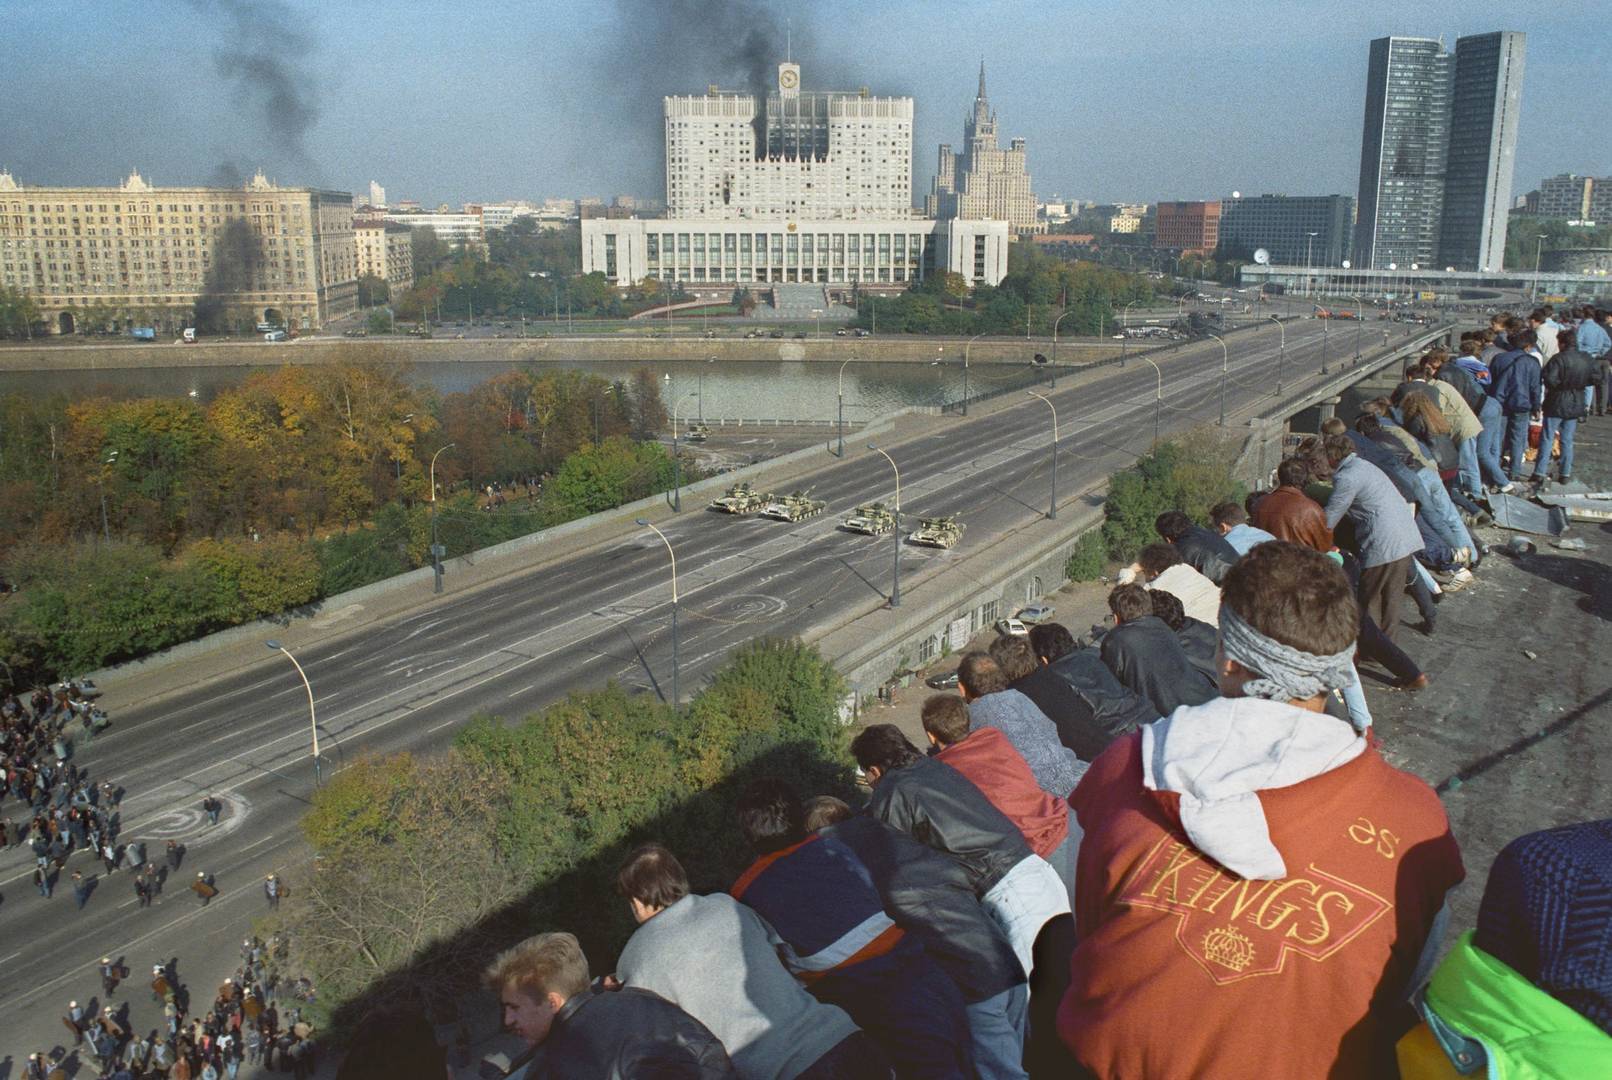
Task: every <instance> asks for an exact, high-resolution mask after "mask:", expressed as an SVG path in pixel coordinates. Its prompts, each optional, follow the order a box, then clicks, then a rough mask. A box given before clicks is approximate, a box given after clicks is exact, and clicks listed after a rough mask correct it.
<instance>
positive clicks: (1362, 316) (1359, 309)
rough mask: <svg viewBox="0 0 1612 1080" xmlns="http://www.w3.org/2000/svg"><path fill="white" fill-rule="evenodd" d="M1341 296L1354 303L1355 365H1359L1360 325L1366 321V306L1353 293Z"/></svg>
mask: <svg viewBox="0 0 1612 1080" xmlns="http://www.w3.org/2000/svg"><path fill="white" fill-rule="evenodd" d="M1343 295H1345V296H1347V297H1348V298H1349V299H1351V300H1353V301H1354V302H1355V363H1357V364H1358V363H1360V328H1361V324H1362V323H1364V322H1365V321H1366V305H1365V304H1362V303H1361V302H1360V297H1358V296H1355V295H1354V294H1353V293H1344V294H1343Z"/></svg>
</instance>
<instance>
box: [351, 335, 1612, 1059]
mask: <svg viewBox="0 0 1612 1080" xmlns="http://www.w3.org/2000/svg"><path fill="white" fill-rule="evenodd" d="M1604 322H1605V315H1604V313H1596V312H1583V311H1580V312H1575V313H1573V317H1572V318H1560V319H1559V318H1556V317H1554V314H1553V313H1552V312H1551V311H1549V310H1548V309H1547V310H1542V311H1539V312H1535V313H1534V314H1533V316H1532V317H1530V318H1529V319H1528V320H1526V321H1523V320H1517V319H1509V318H1497V319H1496V320H1495V322H1494V323H1493V325H1492V326H1491V327H1489V328H1487V329H1485V330H1482V331H1474V332H1473V333H1471V334H1465V335H1462V338H1461V345H1460V351H1459V353H1458V354H1457V355H1454V356H1452V355H1450V353H1448V352H1447V351H1445V350H1442V349H1438V350H1432V351H1430V352H1429V353H1428V354H1427V355H1426V356H1423V357H1421V358H1419V359H1418V360H1417V361H1416V363H1414V364H1413V365H1412V366H1411V367H1410V368H1409V370H1408V371H1406V373H1405V378H1404V381H1403V383H1402V384H1401V385H1399V386H1398V388H1397V389H1396V390H1395V391H1394V392H1393V393H1392V394H1391V395H1390V396H1388V397H1387V398H1384V399H1379V400H1376V401H1372V402H1369V403H1367V405H1366V407H1365V408H1364V410H1363V411H1362V412H1361V414H1360V415H1359V416H1358V417H1357V418H1355V420H1354V422H1353V423H1352V424H1345V423H1344V422H1343V421H1342V420H1337V419H1333V420H1328V421H1327V422H1326V424H1325V425H1324V426H1323V430H1322V431H1321V432H1320V433H1319V434H1317V435H1315V436H1313V437H1310V438H1307V439H1305V440H1304V441H1303V442H1302V443H1300V444H1298V445H1297V446H1296V448H1295V452H1294V453H1293V454H1292V455H1291V456H1290V457H1288V458H1287V460H1284V461H1283V462H1282V463H1281V465H1280V467H1279V468H1278V469H1277V470H1276V473H1275V476H1274V477H1273V478H1272V480H1273V482H1272V484H1271V485H1270V488H1269V490H1267V491H1264V492H1261V493H1256V494H1255V495H1254V496H1252V497H1250V499H1249V500H1247V501H1246V502H1243V503H1239V502H1226V503H1222V504H1220V505H1217V506H1215V507H1213V508H1212V509H1211V510H1210V511H1209V513H1208V515H1207V520H1206V521H1205V522H1204V523H1199V522H1195V521H1194V520H1193V519H1192V518H1191V517H1189V515H1188V514H1186V513H1184V512H1181V511H1172V512H1170V513H1166V514H1164V515H1162V516H1160V518H1159V519H1158V521H1157V523H1156V529H1157V532H1158V534H1159V541H1158V542H1157V543H1154V544H1150V545H1149V546H1147V547H1145V548H1144V549H1143V550H1142V551H1141V552H1140V555H1139V556H1138V558H1137V560H1136V564H1135V565H1134V566H1133V567H1131V568H1129V570H1128V571H1126V572H1125V573H1124V574H1123V575H1122V577H1123V579H1124V580H1123V581H1122V582H1121V583H1120V584H1118V585H1116V586H1115V587H1114V588H1113V590H1112V592H1111V593H1110V594H1109V597H1108V607H1109V610H1110V611H1111V613H1112V616H1111V621H1110V623H1109V624H1108V625H1106V626H1103V627H1098V628H1094V632H1093V633H1094V636H1095V638H1096V640H1095V642H1093V643H1090V644H1084V643H1081V642H1077V640H1076V638H1075V636H1074V635H1073V634H1071V633H1070V631H1069V630H1068V629H1066V628H1065V627H1063V626H1060V625H1057V624H1050V623H1049V624H1042V625H1038V626H1035V627H1033V628H1032V629H1031V630H1030V632H1029V634H1028V635H1027V636H1019V637H1013V636H1004V637H1001V638H999V639H998V640H997V641H995V642H994V643H993V644H992V645H991V647H990V649H989V651H988V652H979V653H969V654H967V655H965V656H963V657H962V658H961V662H960V665H959V669H958V688H959V691H960V693H958V694H937V695H935V696H933V697H931V698H929V699H928V700H927V701H926V702H925V703H924V705H923V710H922V727H923V732H924V736H925V741H926V742H927V744H928V745H927V746H926V747H920V746H917V745H914V743H913V742H912V741H911V740H909V739H908V738H907V737H906V736H905V735H904V734H903V733H902V731H901V730H900V729H898V728H897V727H895V726H894V725H890V724H876V725H873V726H870V727H867V728H865V729H864V730H862V731H861V732H860V733H859V734H857V736H856V737H855V739H854V740H853V742H852V744H851V752H852V755H853V756H854V758H855V759H856V762H857V765H858V766H859V769H860V772H861V774H862V776H863V777H864V779H865V781H866V784H867V786H868V788H869V795H868V798H867V804H866V806H865V807H862V808H861V809H859V810H858V809H853V808H852V807H851V806H849V805H847V804H846V803H845V802H842V801H840V800H839V799H837V798H833V797H829V796H822V795H818V796H815V797H814V796H812V795H811V793H808V792H801V791H798V790H796V789H795V787H794V786H793V785H792V783H791V782H790V780H789V779H788V778H786V777H768V778H763V779H758V780H755V781H753V782H752V783H750V784H749V785H748V786H747V787H746V788H745V789H744V790H743V792H742V794H741V796H740V799H739V805H738V812H737V820H736V821H735V822H734V825H735V826H736V828H737V829H738V831H739V833H740V834H742V836H743V838H744V840H745V841H746V843H747V844H748V846H749V848H750V849H751V851H752V853H753V856H754V861H753V862H752V863H751V865H750V866H749V867H748V869H746V870H745V871H744V872H743V873H742V874H740V875H739V877H738V878H737V880H735V881H734V882H733V883H732V885H731V887H729V889H728V890H727V891H726V892H718V893H711V894H707V895H700V894H697V893H695V892H693V891H692V890H691V888H690V882H689V879H688V876H687V874H686V872H685V871H684V868H683V865H682V863H681V862H680V861H679V859H678V856H677V854H676V853H674V852H672V851H669V850H667V849H666V848H664V847H662V846H660V845H657V844H649V845H645V846H643V847H640V848H638V849H637V850H635V851H633V852H632V853H631V854H630V855H629V856H628V857H627V859H626V860H625V862H624V863H623V864H622V866H621V868H620V871H619V874H618V879H617V884H618V887H619V891H620V893H621V896H622V899H623V901H624V902H625V904H626V905H627V907H628V908H629V909H630V911H631V914H632V916H633V918H634V920H635V921H636V922H637V924H638V928H637V930H636V931H635V932H634V933H633V935H632V937H631V938H630V940H629V941H628V942H627V944H626V946H625V948H624V949H623V950H622V952H621V954H620V956H619V958H618V960H617V961H616V964H615V968H614V971H613V973H611V974H608V975H601V976H599V977H597V978H596V977H595V974H594V973H593V972H592V971H591V970H590V967H589V964H588V961H587V959H586V957H585V956H584V955H583V952H582V950H581V948H580V947H579V945H578V942H577V939H576V938H575V937H573V936H572V935H570V934H567V933H563V932H549V933H543V934H539V935H537V936H536V937H533V938H530V939H529V940H527V941H524V942H521V943H520V944H518V945H516V946H515V947H513V948H511V949H509V950H508V951H507V952H505V953H504V954H503V955H501V956H499V957H498V959H497V961H496V962H495V963H494V964H493V965H492V966H491V968H490V969H489V970H488V972H487V984H488V986H489V988H490V989H491V990H492V991H493V992H495V993H496V994H498V996H499V1001H500V1006H501V1009H502V1018H503V1021H504V1025H505V1026H506V1027H507V1028H508V1029H509V1030H510V1031H512V1032H514V1033H515V1034H516V1035H518V1036H520V1038H521V1039H522V1040H523V1041H524V1042H525V1043H526V1044H527V1046H528V1047H529V1051H528V1054H527V1055H526V1056H525V1057H523V1058H522V1059H520V1060H519V1061H517V1062H516V1068H515V1070H514V1072H513V1073H512V1075H520V1076H523V1077H527V1078H538V1077H565V1078H585V1077H649V1076H655V1077H667V1076H677V1077H729V1076H738V1077H747V1078H748V1077H756V1078H762V1077H765V1078H806V1080H814V1078H829V1077H835V1078H851V1080H857V1078H862V1077H866V1078H869V1080H873V1078H888V1077H890V1076H892V1075H894V1076H898V1077H902V1078H907V1077H914V1078H916V1077H924V1078H931V1077H935V1078H940V1077H946V1078H959V1080H961V1078H968V1077H976V1076H978V1077H989V1078H995V1077H1023V1076H1027V1075H1028V1076H1037V1077H1041V1076H1047V1077H1053V1076H1056V1077H1064V1076H1099V1077H1195V1078H1214V1077H1247V1076H1275V1077H1320V1076H1334V1077H1373V1078H1375V1077H1388V1076H1394V1075H1396V1074H1399V1075H1404V1076H1407V1077H1435V1076H1437V1077H1448V1076H1455V1075H1476V1074H1479V1073H1482V1074H1484V1075H1488V1076H1541V1077H1546V1076H1548V1077H1585V1078H1587V1077H1592V1076H1612V821H1599V822H1591V823H1588V824H1583V825H1573V826H1567V827H1565V828H1557V829H1552V830H1549V831H1546V832H1543V833H1535V834H1532V835H1529V836H1525V837H1523V838H1521V839H1519V840H1517V841H1515V842H1514V843H1513V844H1511V845H1510V846H1509V847H1507V848H1506V850H1505V851H1504V852H1503V853H1502V854H1501V856H1500V858H1499V859H1498V861H1497V862H1496V864H1495V866H1494V868H1493V869H1492V871H1491V873H1490V875H1489V880H1488V885H1487V888H1486V889H1485V892H1484V897H1483V903H1482V908H1481V913H1480V916H1479V919H1478V925H1477V926H1476V928H1474V929H1472V930H1470V931H1468V932H1467V933H1464V934H1462V935H1461V936H1460V937H1459V938H1458V939H1457V940H1456V941H1455V943H1454V947H1453V949H1451V950H1450V951H1449V952H1448V954H1447V955H1446V956H1444V958H1443V960H1442V962H1438V960H1439V956H1440V955H1441V952H1442V950H1443V949H1444V947H1445V946H1446V945H1447V944H1449V943H1448V942H1447V941H1446V940H1445V938H1446V933H1445V931H1446V926H1447V923H1448V921H1449V907H1448V905H1447V898H1448V895H1449V893H1450V891H1451V890H1452V889H1453V888H1454V887H1455V886H1457V885H1458V884H1460V882H1461V881H1462V879H1463V878H1464V876H1465V869H1464V867H1463V865H1462V861H1461V854H1460V851H1459V848H1458V846H1457V844H1456V841H1455V838H1454V836H1453V835H1452V833H1451V830H1450V823H1449V820H1448V818H1447V817H1446V814H1445V811H1444V809H1443V807H1442V805H1441V804H1440V801H1439V799H1438V796H1437V795H1436V794H1435V793H1434V791H1433V790H1432V788H1430V787H1429V786H1428V785H1427V784H1426V783H1425V782H1423V781H1422V780H1421V779H1419V778H1417V777H1415V776H1412V775H1410V774H1409V773H1406V772H1404V771H1402V770H1400V769H1398V768H1396V767H1394V766H1393V765H1392V764H1390V763H1389V762H1388V760H1387V759H1386V758H1385V757H1384V756H1383V754H1382V753H1381V752H1380V749H1379V742H1378V739H1377V737H1376V736H1375V734H1374V732H1373V730H1372V718H1371V714H1370V711H1369V709H1368V706H1367V699H1366V695H1365V693H1364V691H1363V686H1362V679H1361V673H1360V667H1361V666H1362V665H1365V666H1368V668H1369V667H1373V666H1374V667H1379V668H1382V669H1384V670H1385V671H1386V672H1387V673H1388V677H1389V681H1390V682H1391V685H1392V686H1394V687H1396V688H1399V689H1401V690H1406V691H1416V690H1420V689H1422V688H1424V687H1426V686H1427V685H1428V675H1427V674H1426V673H1425V672H1423V671H1422V670H1421V669H1420V668H1419V667H1418V665H1417V664H1416V663H1415V661H1414V660H1413V659H1412V658H1411V657H1410V656H1409V655H1408V653H1407V652H1406V650H1405V648H1404V647H1403V646H1402V645H1401V644H1400V642H1401V639H1402V638H1403V637H1404V635H1403V630H1402V617H1401V614H1402V610H1403V608H1404V604H1403V600H1404V597H1405V596H1407V595H1409V596H1410V597H1411V599H1412V602H1413V603H1414V604H1415V605H1416V607H1417V609H1418V611H1419V614H1420V616H1421V629H1422V631H1423V632H1425V633H1432V632H1434V629H1435V626H1436V623H1437V618H1438V602H1439V599H1440V597H1441V596H1442V595H1444V594H1445V593H1448V592H1452V591H1455V590H1458V589H1460V588H1462V587H1463V586H1465V585H1466V584H1468V583H1469V582H1471V581H1472V580H1473V571H1474V570H1475V569H1477V568H1478V567H1479V566H1480V565H1481V564H1482V562H1483V559H1484V554H1485V549H1484V545H1483V544H1482V543H1481V542H1479V541H1478V540H1477V539H1476V538H1475V537H1474V535H1473V529H1474V528H1475V527H1479V526H1482V525H1485V524H1487V523H1488V518H1487V514H1488V513H1489V509H1488V508H1492V506H1493V505H1494V503H1493V500H1495V499H1496V498H1498V497H1501V496H1506V495H1515V494H1518V493H1519V491H1518V485H1520V484H1522V483H1524V482H1526V481H1527V480H1528V479H1529V478H1531V477H1532V478H1543V477H1545V476H1547V475H1548V474H1549V473H1550V472H1551V468H1552V463H1553V462H1555V461H1559V462H1560V464H1559V465H1558V466H1556V468H1557V475H1558V476H1561V477H1564V478H1570V477H1571V474H1572V469H1573V438H1574V433H1575V432H1574V429H1575V426H1576V424H1577V422H1578V421H1579V420H1582V419H1583V418H1584V416H1585V415H1586V414H1587V413H1588V412H1590V411H1600V412H1605V411H1606V408H1607V390H1608V383H1607V363H1608V361H1609V359H1612V358H1609V357H1608V351H1609V350H1608V344H1609V339H1608V336H1607V334H1606V332H1605V330H1604V328H1603V325H1602V324H1604ZM1597 406H1599V408H1598V409H1597V408H1596V407H1597ZM1535 414H1542V415H1538V416H1537V419H1538V421H1539V424H1538V426H1537V427H1535V426H1534V424H1533V421H1534V420H1535V419H1536V415H1535ZM1532 431H1537V432H1538V436H1537V438H1535V437H1533V436H1532V435H1531V432H1532ZM1558 439H1559V441H1560V445H1559V448H1558V447H1557V445H1556V443H1557V440H1558ZM1531 448H1532V453H1531ZM1508 459H1509V460H1508ZM443 1068H444V1058H443V1055H442V1051H441V1050H440V1049H439V1048H437V1047H436V1046H435V1044H434V1041H433V1040H432V1038H431V1034H430V1031H429V1028H428V1027H427V1026H426V1025H424V1023H423V1022H422V1021H421V1020H419V1019H418V1018H417V1017H411V1015H410V1014H408V1013H406V1012H404V1011H389V1012H386V1013H383V1014H380V1015H377V1016H375V1017H373V1018H372V1019H371V1021H370V1022H369V1023H367V1024H365V1025H364V1027H363V1028H362V1029H361V1030H360V1031H359V1033H358V1038H357V1040H356V1042H355V1044H354V1045H353V1046H352V1048H351V1049H350V1051H349V1053H348V1056H347V1059H346V1061H345V1062H344V1064H343V1066H342V1073H341V1075H343V1076H351V1077H360V1076H403V1075H415V1074H416V1073H417V1074H418V1075H422V1076H423V1075H435V1076H440V1075H442V1072H443Z"/></svg>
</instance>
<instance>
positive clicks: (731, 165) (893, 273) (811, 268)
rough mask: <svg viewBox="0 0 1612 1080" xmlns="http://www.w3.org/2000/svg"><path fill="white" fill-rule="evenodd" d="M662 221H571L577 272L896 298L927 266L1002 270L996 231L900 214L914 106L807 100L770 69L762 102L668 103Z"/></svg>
mask: <svg viewBox="0 0 1612 1080" xmlns="http://www.w3.org/2000/svg"><path fill="white" fill-rule="evenodd" d="M663 112H664V120H665V130H666V208H667V214H666V217H664V218H655V219H637V218H627V219H619V218H618V219H612V218H590V219H585V220H584V221H583V222H582V269H583V272H584V273H588V272H593V271H601V272H603V273H604V274H605V275H606V276H607V277H608V278H609V279H610V280H611V281H612V282H613V283H615V284H617V285H621V286H626V285H631V284H633V283H635V282H639V281H642V280H643V279H645V278H654V279H656V280H659V281H675V282H679V283H682V284H683V285H684V287H685V288H686V289H688V290H689V291H693V292H698V291H700V288H699V287H700V286H707V287H708V288H707V289H706V291H707V292H716V291H718V290H719V289H726V288H732V287H734V286H739V285H751V284H760V283H768V284H772V283H777V284H803V285H804V284H814V285H824V286H845V285H857V286H872V287H874V288H878V287H879V286H888V287H889V289H890V290H891V291H897V290H899V289H902V288H905V287H906V286H907V284H908V283H909V282H912V281H916V280H921V279H922V278H923V277H924V276H926V275H928V274H931V273H934V272H936V271H938V270H949V271H954V272H956V273H959V274H961V275H962V276H963V277H964V278H966V279H967V280H968V281H969V282H970V283H971V284H972V283H974V282H980V281H983V282H988V283H990V284H995V283H997V282H999V281H1000V280H1001V279H1002V277H1003V276H1004V275H1005V274H1006V273H1007V224H1006V222H1003V221H984V220H982V221H934V220H930V219H927V218H924V217H922V216H920V215H919V214H918V213H917V212H916V211H915V209H914V208H913V205H912V116H913V102H912V99H911V98H906V97H877V96H873V95H870V94H869V93H868V92H867V91H866V90H865V89H863V90H857V91H809V90H804V89H802V87H801V70H800V65H798V64H795V63H788V62H786V63H783V64H779V65H778V74H777V85H776V88H775V89H773V90H771V91H770V92H768V93H767V94H765V95H755V94H747V93H735V92H729V91H723V90H720V89H718V88H717V87H715V86H713V87H710V88H708V89H707V91H706V93H704V94H698V95H684V96H676V97H668V98H666V99H665V100H664V102H663Z"/></svg>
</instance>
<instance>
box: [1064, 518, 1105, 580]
mask: <svg viewBox="0 0 1612 1080" xmlns="http://www.w3.org/2000/svg"><path fill="white" fill-rule="evenodd" d="M1107 565H1108V545H1107V544H1105V543H1104V542H1103V534H1102V532H1101V531H1099V530H1097V529H1090V530H1088V531H1086V532H1083V533H1081V534H1080V539H1079V540H1076V541H1075V547H1074V550H1073V551H1071V552H1070V553H1069V560H1068V561H1067V562H1066V563H1064V568H1063V573H1064V577H1066V578H1068V579H1069V580H1070V581H1096V580H1097V579H1098V578H1099V577H1101V576H1102V573H1103V569H1104V568H1105V567H1106V566H1107Z"/></svg>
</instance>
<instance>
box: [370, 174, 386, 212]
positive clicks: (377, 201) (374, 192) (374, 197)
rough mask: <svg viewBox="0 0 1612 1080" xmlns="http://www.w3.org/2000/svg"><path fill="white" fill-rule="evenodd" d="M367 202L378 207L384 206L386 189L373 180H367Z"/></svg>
mask: <svg viewBox="0 0 1612 1080" xmlns="http://www.w3.org/2000/svg"><path fill="white" fill-rule="evenodd" d="M369 204H370V205H371V206H374V207H379V208H384V207H385V206H386V189H385V188H383V187H381V185H380V184H377V183H376V182H375V181H373V180H371V181H370V182H369Z"/></svg>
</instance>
